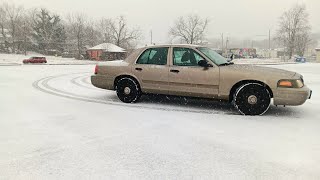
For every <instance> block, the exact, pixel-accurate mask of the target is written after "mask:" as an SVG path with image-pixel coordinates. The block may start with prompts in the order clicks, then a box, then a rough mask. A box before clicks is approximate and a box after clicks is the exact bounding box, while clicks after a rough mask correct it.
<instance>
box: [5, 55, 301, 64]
mask: <svg viewBox="0 0 320 180" xmlns="http://www.w3.org/2000/svg"><path fill="white" fill-rule="evenodd" d="M32 56H44V55H41V54H37V53H35V52H29V53H28V55H22V54H20V55H17V54H0V66H1V65H2V66H4V65H21V64H23V63H22V61H23V60H24V59H28V58H30V57H32ZM44 57H46V59H47V62H48V63H47V65H86V64H96V63H97V62H96V61H90V60H76V59H74V58H62V57H55V56H44ZM233 62H234V63H236V64H258V65H278V64H294V63H295V62H293V61H292V60H290V61H283V60H281V59H235V60H233Z"/></svg>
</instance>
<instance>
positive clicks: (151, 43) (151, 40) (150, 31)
mask: <svg viewBox="0 0 320 180" xmlns="http://www.w3.org/2000/svg"><path fill="white" fill-rule="evenodd" d="M150 39H151V45H152V43H153V42H152V30H151V31H150Z"/></svg>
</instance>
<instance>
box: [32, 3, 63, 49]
mask: <svg viewBox="0 0 320 180" xmlns="http://www.w3.org/2000/svg"><path fill="white" fill-rule="evenodd" d="M33 37H34V39H35V40H36V42H37V46H38V47H39V49H40V50H41V51H42V52H43V53H47V51H48V50H58V51H63V47H64V44H65V41H66V32H65V29H64V26H63V25H62V22H61V19H60V17H59V16H58V15H52V14H50V12H49V11H48V10H46V9H41V10H40V11H39V12H37V13H36V14H35V17H34V25H33Z"/></svg>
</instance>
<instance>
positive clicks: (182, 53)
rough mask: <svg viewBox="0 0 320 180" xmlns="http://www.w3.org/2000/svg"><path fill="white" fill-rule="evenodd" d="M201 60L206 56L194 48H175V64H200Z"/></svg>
mask: <svg viewBox="0 0 320 180" xmlns="http://www.w3.org/2000/svg"><path fill="white" fill-rule="evenodd" d="M200 60H204V58H203V57H201V56H200V55H199V54H198V53H197V52H196V51H194V50H193V49H189V48H173V65H175V66H199V65H198V62H199V61H200Z"/></svg>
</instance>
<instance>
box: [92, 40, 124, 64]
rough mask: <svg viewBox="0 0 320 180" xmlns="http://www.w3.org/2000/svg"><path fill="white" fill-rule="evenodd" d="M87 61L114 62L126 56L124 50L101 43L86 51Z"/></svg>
mask: <svg viewBox="0 0 320 180" xmlns="http://www.w3.org/2000/svg"><path fill="white" fill-rule="evenodd" d="M87 54H88V57H89V59H91V60H96V61H101V60H107V61H111V60H116V59H124V58H125V56H126V50H125V49H123V48H121V47H119V46H116V45H114V44H111V43H103V44H99V45H97V46H94V47H92V48H89V49H88V50H87Z"/></svg>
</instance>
